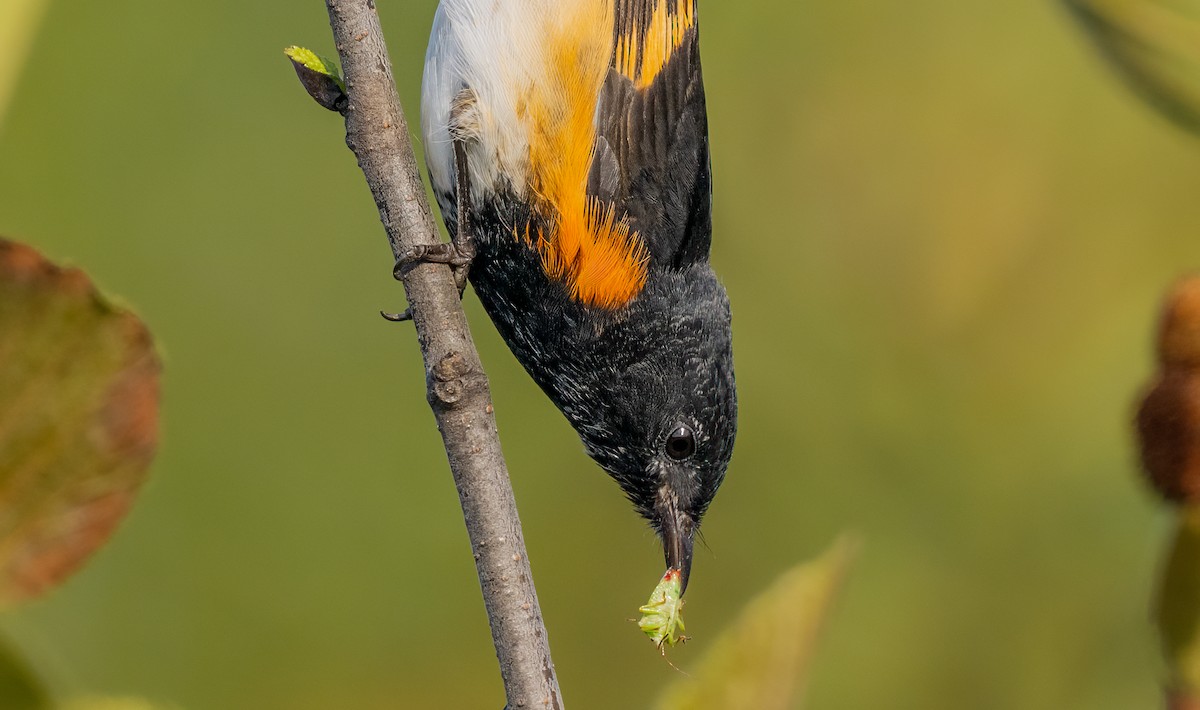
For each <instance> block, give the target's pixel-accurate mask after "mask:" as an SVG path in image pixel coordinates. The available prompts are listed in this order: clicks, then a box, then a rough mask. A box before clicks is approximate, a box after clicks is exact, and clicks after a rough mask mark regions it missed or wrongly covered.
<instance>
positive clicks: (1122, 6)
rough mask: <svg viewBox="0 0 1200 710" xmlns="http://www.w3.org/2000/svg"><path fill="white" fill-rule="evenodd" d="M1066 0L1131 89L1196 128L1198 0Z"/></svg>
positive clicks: (1199, 107)
mask: <svg viewBox="0 0 1200 710" xmlns="http://www.w3.org/2000/svg"><path fill="white" fill-rule="evenodd" d="M1065 2H1066V3H1067V6H1068V7H1069V8H1071V10H1073V11H1074V13H1075V15H1076V17H1078V18H1079V20H1080V21H1081V22H1082V24H1083V25H1084V27H1086V28H1087V29H1088V31H1089V32H1090V34H1091V36H1092V38H1093V39H1094V40H1095V41H1096V44H1097V46H1098V47H1099V49H1100V51H1101V52H1102V53H1103V54H1104V55H1105V56H1106V57H1107V58H1108V59H1109V60H1110V61H1111V62H1112V63H1113V65H1114V66H1115V67H1116V68H1117V70H1118V71H1119V72H1120V74H1121V75H1122V76H1123V77H1124V78H1125V80H1126V81H1127V82H1128V83H1129V85H1130V86H1131V87H1132V88H1133V89H1134V91H1136V92H1137V93H1138V94H1139V95H1141V97H1142V98H1143V99H1145V100H1146V101H1147V102H1148V103H1150V104H1151V105H1152V106H1154V107H1155V108H1157V109H1158V110H1159V111H1161V112H1162V113H1163V114H1164V115H1166V116H1167V117H1168V118H1170V119H1171V120H1172V121H1174V122H1175V123H1177V124H1179V125H1180V126H1182V127H1183V128H1186V129H1187V130H1189V131H1192V132H1200V1H1198V0H1182V1H1180V2H1165V1H1164V0H1065Z"/></svg>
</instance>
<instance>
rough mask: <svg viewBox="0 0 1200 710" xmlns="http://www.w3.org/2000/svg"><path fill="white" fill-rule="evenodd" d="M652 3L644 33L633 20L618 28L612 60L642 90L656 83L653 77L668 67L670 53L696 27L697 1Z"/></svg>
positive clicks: (658, 0)
mask: <svg viewBox="0 0 1200 710" xmlns="http://www.w3.org/2000/svg"><path fill="white" fill-rule="evenodd" d="M650 2H651V3H653V8H654V9H653V13H652V14H650V17H649V25H646V26H645V29H644V30H643V25H642V23H641V22H638V21H636V20H633V18H630V20H631V21H627V22H623V23H621V25H622V26H620V27H618V32H617V46H616V52H615V54H614V57H613V66H615V67H616V69H617V71H619V72H621V73H622V74H623V75H625V76H626V77H628V78H629V80H630V81H632V82H633V85H634V86H636V87H637V88H639V89H645V88H646V87H648V86H650V85H651V84H652V83H654V78H655V77H657V76H658V74H659V72H661V71H662V70H663V67H665V66H666V65H667V62H668V61H669V60H670V59H671V54H673V53H674V52H675V50H677V49H679V47H680V46H681V45H682V44H683V39H684V36H685V35H686V34H687V31H688V30H690V29H691V28H692V27H694V26H695V24H696V4H695V0H657V2H655V0H650ZM647 9H648V8H647ZM630 12H631V13H632V9H631V10H630Z"/></svg>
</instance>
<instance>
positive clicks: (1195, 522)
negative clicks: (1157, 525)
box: [1157, 504, 1200, 696]
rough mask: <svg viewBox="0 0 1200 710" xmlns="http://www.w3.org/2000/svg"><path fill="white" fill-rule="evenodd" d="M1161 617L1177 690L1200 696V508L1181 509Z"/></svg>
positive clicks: (1164, 581)
mask: <svg viewBox="0 0 1200 710" xmlns="http://www.w3.org/2000/svg"><path fill="white" fill-rule="evenodd" d="M1157 617H1158V631H1159V636H1160V638H1161V640H1162V646H1163V653H1164V654H1165V656H1166V659H1167V665H1168V666H1169V668H1170V671H1171V684H1172V687H1173V689H1174V690H1175V691H1176V692H1182V693H1183V694H1185V695H1191V696H1200V505H1194V504H1193V505H1189V506H1184V507H1183V508H1181V509H1180V514H1179V523H1178V526H1177V527H1176V530H1175V541H1174V543H1173V544H1172V546H1171V551H1170V553H1169V554H1168V556H1167V564H1166V567H1165V568H1164V569H1163V577H1162V583H1161V585H1160V587H1159V592H1158V609H1157Z"/></svg>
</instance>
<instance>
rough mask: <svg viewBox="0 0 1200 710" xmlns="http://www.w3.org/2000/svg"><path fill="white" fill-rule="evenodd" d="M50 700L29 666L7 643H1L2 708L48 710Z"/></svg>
mask: <svg viewBox="0 0 1200 710" xmlns="http://www.w3.org/2000/svg"><path fill="white" fill-rule="evenodd" d="M49 707H50V698H49V696H48V694H47V693H46V690H45V689H44V688H43V687H42V684H41V682H40V681H38V679H37V678H36V677H35V676H34V674H33V671H32V670H30V668H29V665H28V664H27V663H26V662H25V661H24V659H22V658H21V657H20V656H19V655H18V654H17V653H16V651H14V650H13V649H12V648H10V647H9V646H8V644H6V643H0V708H4V710H48V708H49Z"/></svg>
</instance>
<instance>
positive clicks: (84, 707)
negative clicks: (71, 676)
mask: <svg viewBox="0 0 1200 710" xmlns="http://www.w3.org/2000/svg"><path fill="white" fill-rule="evenodd" d="M168 708H171V709H172V710H173V708H174V706H165V705H157V704H155V703H151V702H150V701H148V700H142V699H141V698H95V697H86V698H75V699H73V700H70V701H68V702H66V703H64V704H63V705H61V706H60V708H59V710H168Z"/></svg>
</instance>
